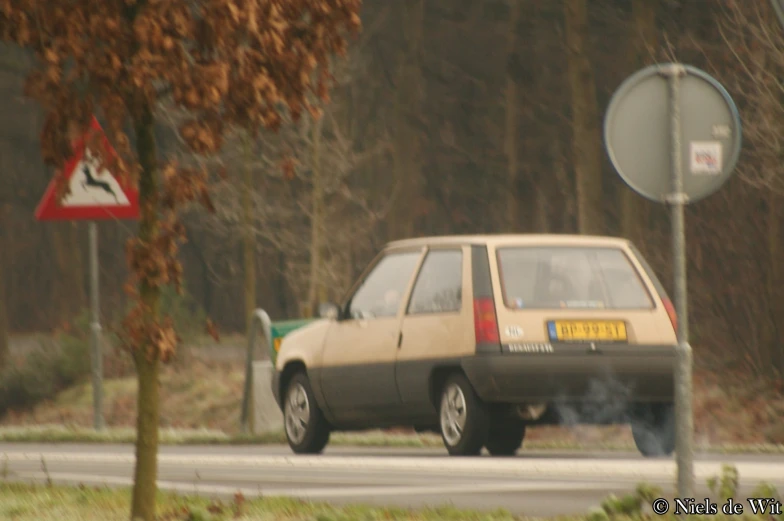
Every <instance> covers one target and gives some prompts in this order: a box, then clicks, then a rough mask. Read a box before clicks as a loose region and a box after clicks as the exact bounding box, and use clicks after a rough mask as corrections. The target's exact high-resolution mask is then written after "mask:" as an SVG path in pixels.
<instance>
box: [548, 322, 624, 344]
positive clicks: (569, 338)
mask: <svg viewBox="0 0 784 521" xmlns="http://www.w3.org/2000/svg"><path fill="white" fill-rule="evenodd" d="M548 329H549V333H550V339H551V340H562V341H564V342H579V341H588V342H591V341H608V342H619V341H624V340H626V323H625V322H623V321H622V320H555V321H553V322H550V323H548Z"/></svg>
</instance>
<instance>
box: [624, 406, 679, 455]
mask: <svg viewBox="0 0 784 521" xmlns="http://www.w3.org/2000/svg"><path fill="white" fill-rule="evenodd" d="M674 413H675V410H674V408H673V406H672V404H655V405H645V406H641V407H640V408H639V409H638V410H637V411H635V415H634V417H633V418H632V422H631V424H632V425H631V426H632V436H633V437H634V444H635V445H636V446H637V450H639V451H640V454H642V455H643V456H647V457H656V456H669V455H670V454H672V452H673V451H674V450H675V414H674Z"/></svg>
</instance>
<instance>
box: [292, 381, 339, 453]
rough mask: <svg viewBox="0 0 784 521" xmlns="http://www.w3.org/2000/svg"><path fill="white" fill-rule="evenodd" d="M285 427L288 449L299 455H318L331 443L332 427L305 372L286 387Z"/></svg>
mask: <svg viewBox="0 0 784 521" xmlns="http://www.w3.org/2000/svg"><path fill="white" fill-rule="evenodd" d="M283 425H284V427H285V431H286V439H287V440H288V443H289V447H291V450H293V451H294V452H295V453H296V454H318V453H320V452H321V451H323V450H324V447H326V446H327V443H328V442H329V435H330V428H329V425H328V424H327V421H326V419H325V418H324V415H323V414H322V412H321V409H319V407H318V404H317V403H316V399H315V397H314V395H313V389H312V388H311V386H310V380H308V377H307V376H306V375H305V374H304V373H297V374H295V375H294V376H293V377H292V378H291V381H289V384H288V386H287V388H286V395H285V397H284V402H283Z"/></svg>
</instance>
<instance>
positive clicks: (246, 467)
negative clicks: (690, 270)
mask: <svg viewBox="0 0 784 521" xmlns="http://www.w3.org/2000/svg"><path fill="white" fill-rule="evenodd" d="M133 462H134V457H133V447H132V446H129V445H72V444H51V445H39V444H0V469H3V475H5V476H6V479H11V480H23V481H36V482H42V481H45V480H46V479H47V477H48V478H50V479H51V480H52V481H53V482H55V483H65V484H79V483H84V484H97V485H101V484H106V485H118V486H127V485H130V484H131V480H130V478H131V476H132V471H133ZM722 463H732V464H734V465H736V467H737V468H738V471H739V474H740V481H741V487H740V493H739V496H740V497H739V498H737V499H739V500H740V501H742V502H744V503H745V498H746V496H747V495H748V494H749V493H750V492H751V490H752V489H753V488H754V486H756V485H757V484H758V483H759V482H761V481H765V482H768V483H771V484H773V485H775V486H776V487H778V489H779V490H781V491H782V492H783V493H784V457H780V456H771V455H706V454H699V455H697V456H696V461H695V475H696V479H697V487H696V490H695V492H696V496H697V498H696V499H697V500H698V501H700V500H702V499H703V498H705V497H710V494H709V491H708V489H707V486H706V484H705V483H706V480H707V479H708V478H709V477H711V476H715V475H718V474H719V473H720V471H721V465H722ZM159 467H160V471H159V476H158V479H159V486H160V487H161V488H164V489H169V490H175V491H180V492H185V493H193V492H197V493H200V494H205V495H215V496H230V495H233V494H234V493H236V492H237V491H241V492H242V493H243V494H244V495H245V496H248V497H250V496H257V495H264V496H275V495H283V496H292V497H299V498H302V499H311V500H314V501H326V502H330V503H333V504H344V503H364V504H374V505H394V506H402V507H419V506H438V505H453V506H456V507H460V508H472V509H478V510H493V509H496V508H505V509H508V510H510V511H512V512H514V513H518V514H526V515H531V516H552V515H561V514H573V513H581V512H585V511H586V510H588V509H589V508H591V507H592V506H595V505H598V504H599V503H600V501H601V500H602V499H603V498H605V497H606V496H607V495H609V494H615V495H618V496H620V495H623V494H625V493H627V492H632V491H633V490H634V488H635V486H636V485H637V484H638V483H640V482H642V481H645V482H648V483H652V484H656V485H659V486H660V487H661V488H662V489H663V490H664V491H665V498H667V499H670V500H672V499H673V496H674V476H675V470H676V467H675V462H674V460H673V459H671V458H667V459H645V458H642V457H640V456H639V455H637V454H634V453H599V452H586V453H580V454H575V453H560V454H559V453H553V452H528V451H525V450H523V451H521V453H520V455H519V456H518V457H516V458H490V457H489V456H484V457H479V458H450V457H448V456H447V455H446V451H444V450H431V449H375V448H346V447H328V448H327V450H326V451H325V453H324V454H323V455H320V456H295V455H293V454H292V453H291V452H290V451H289V449H288V447H280V446H263V447H260V446H241V447H224V446H187V447H182V446H179V447H170V446H167V447H161V450H160V455H159ZM777 499H779V500H781V499H782V498H777ZM713 501H714V502H718V500H717V499H715V498H713Z"/></svg>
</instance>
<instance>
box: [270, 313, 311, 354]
mask: <svg viewBox="0 0 784 521" xmlns="http://www.w3.org/2000/svg"><path fill="white" fill-rule="evenodd" d="M315 320H318V319H316V318H300V319H296V320H282V321H280V322H273V323H272V326H271V329H272V331H271V332H270V334H271V336H272V346H271V350H270V360H272V364H273V365H275V360H276V359H277V358H278V351H280V343H281V341H282V340H283V337H284V336H286V335H288V334H289V333H291V332H292V331H295V330H297V329H299V328H301V327H302V326H306V325H308V324H310V323H311V322H313V321H315Z"/></svg>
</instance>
